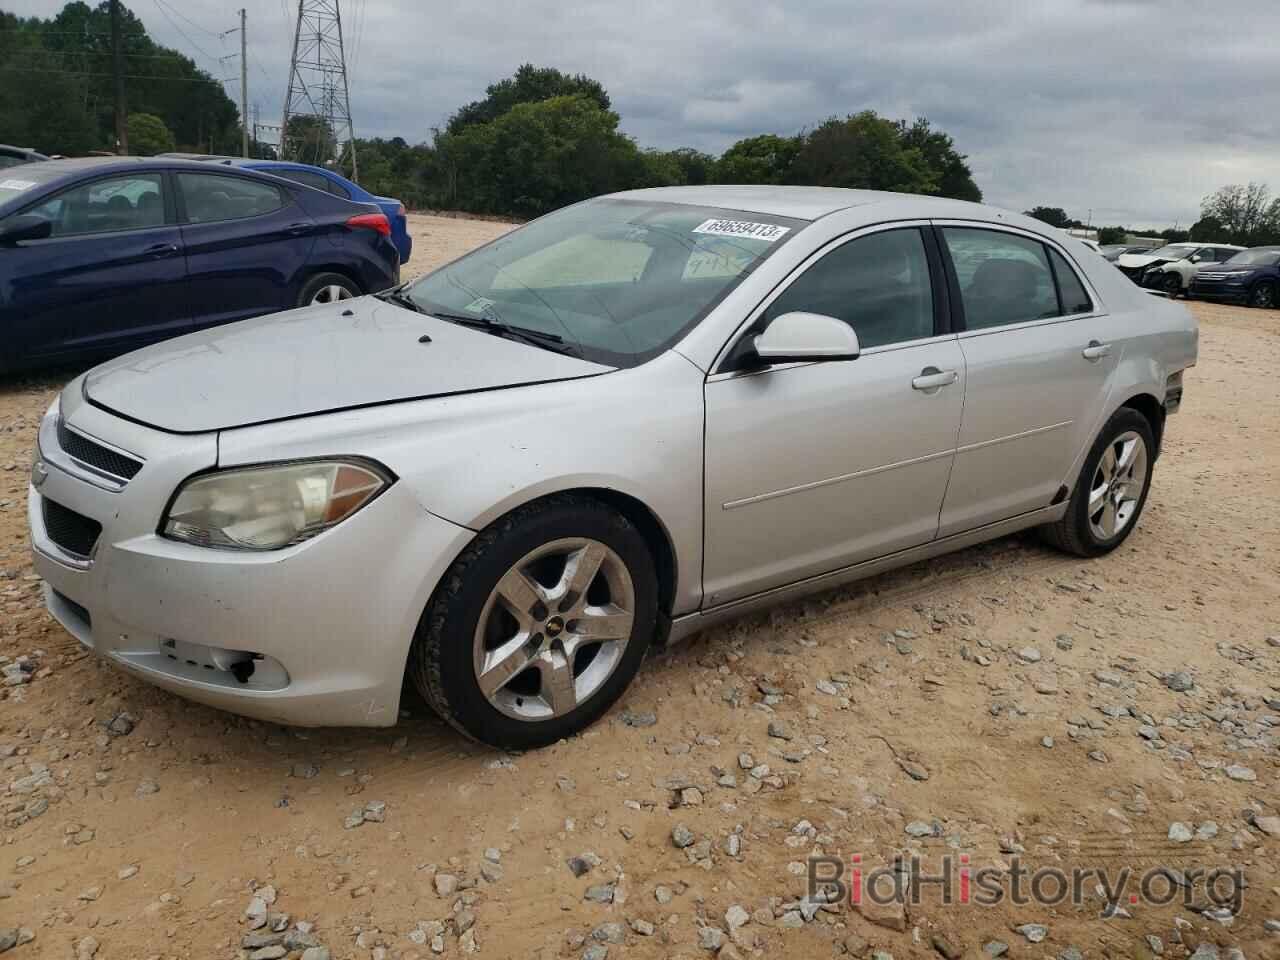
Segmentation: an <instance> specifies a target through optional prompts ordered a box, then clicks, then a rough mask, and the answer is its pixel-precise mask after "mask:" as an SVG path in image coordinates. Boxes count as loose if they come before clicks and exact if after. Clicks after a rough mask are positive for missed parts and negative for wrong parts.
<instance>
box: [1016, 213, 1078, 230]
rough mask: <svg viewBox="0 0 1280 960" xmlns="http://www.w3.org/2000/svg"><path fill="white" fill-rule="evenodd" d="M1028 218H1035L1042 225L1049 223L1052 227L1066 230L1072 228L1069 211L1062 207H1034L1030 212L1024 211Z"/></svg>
mask: <svg viewBox="0 0 1280 960" xmlns="http://www.w3.org/2000/svg"><path fill="white" fill-rule="evenodd" d="M1023 212H1024V213H1025V214H1026V215H1027V216H1028V217H1033V218H1035V219H1036V220H1039V221H1041V222H1042V223H1047V224H1049V226H1051V227H1057V228H1059V229H1060V230H1065V229H1067V227H1069V226H1071V224H1072V222H1073V221H1072V219H1071V218H1070V217H1069V216H1067V211H1065V210H1063V209H1062V208H1061V207H1032V208H1031V209H1030V210H1025V211H1023Z"/></svg>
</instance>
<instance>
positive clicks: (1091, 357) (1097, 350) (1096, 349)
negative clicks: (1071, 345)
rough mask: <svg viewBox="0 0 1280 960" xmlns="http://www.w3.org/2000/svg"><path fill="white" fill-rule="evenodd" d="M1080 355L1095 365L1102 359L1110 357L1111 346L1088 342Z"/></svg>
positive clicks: (1092, 341)
mask: <svg viewBox="0 0 1280 960" xmlns="http://www.w3.org/2000/svg"><path fill="white" fill-rule="evenodd" d="M1080 355H1081V356H1083V357H1084V358H1085V359H1086V360H1088V361H1089V362H1090V363H1097V362H1098V361H1099V360H1101V359H1102V358H1103V357H1109V356H1111V344H1109V343H1099V342H1098V341H1097V340H1090V341H1089V345H1088V346H1087V347H1085V348H1084V349H1083V350H1081V351H1080Z"/></svg>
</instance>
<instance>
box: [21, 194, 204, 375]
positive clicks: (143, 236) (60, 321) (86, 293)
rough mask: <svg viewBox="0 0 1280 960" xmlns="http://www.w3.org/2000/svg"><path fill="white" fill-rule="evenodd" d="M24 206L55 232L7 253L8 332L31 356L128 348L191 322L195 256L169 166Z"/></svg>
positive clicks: (173, 332)
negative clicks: (188, 285)
mask: <svg viewBox="0 0 1280 960" xmlns="http://www.w3.org/2000/svg"><path fill="white" fill-rule="evenodd" d="M19 214H35V215H37V216H41V217H44V218H45V219H47V220H49V221H50V223H51V225H52V233H51V235H50V236H49V237H48V238H47V239H44V240H29V241H24V242H22V243H19V244H16V245H14V246H12V247H9V248H6V249H5V250H4V251H3V253H0V256H3V257H4V258H5V274H6V275H7V276H8V277H10V278H11V279H10V280H9V290H8V291H7V292H6V294H5V296H4V300H5V306H6V313H7V314H8V323H7V324H6V330H5V337H6V340H8V346H10V347H12V348H13V349H14V350H15V351H17V352H18V353H19V355H20V356H21V357H23V358H32V359H34V358H40V357H47V356H55V355H58V354H62V353H68V354H69V353H75V352H80V351H94V350H99V349H101V350H104V351H106V350H111V351H119V350H123V349H128V348H131V347H133V346H137V345H141V344H143V343H147V342H150V341H152V340H158V339H162V338H164V337H167V336H173V335H175V334H177V333H181V332H184V330H185V329H186V325H187V322H188V320H189V314H188V311H187V304H186V300H185V297H184V295H183V288H184V284H185V280H186V265H185V263H184V261H183V258H182V235H181V232H180V230H179V228H178V226H177V225H176V223H175V222H174V219H175V218H174V213H173V205H172V198H171V196H170V184H169V181H168V179H167V177H166V175H165V174H164V173H163V172H160V171H148V172H138V173H129V174H118V175H114V176H103V177H97V178H95V179H93V180H89V181H87V182H84V183H79V184H76V185H75V186H73V187H68V188H66V189H64V190H62V191H60V192H58V193H56V194H54V195H53V196H52V197H49V198H47V199H44V200H42V201H40V202H39V203H37V204H36V205H35V206H33V207H28V208H26V209H25V210H22V211H19ZM16 215H18V214H15V216H16Z"/></svg>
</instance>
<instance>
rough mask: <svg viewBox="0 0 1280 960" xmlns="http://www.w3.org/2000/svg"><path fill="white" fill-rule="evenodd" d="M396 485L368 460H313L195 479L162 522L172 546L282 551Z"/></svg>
mask: <svg viewBox="0 0 1280 960" xmlns="http://www.w3.org/2000/svg"><path fill="white" fill-rule="evenodd" d="M391 482H392V478H391V477H390V476H389V475H388V474H387V473H386V471H384V470H383V469H382V468H381V467H379V466H378V465H377V464H374V463H370V462H369V461H367V460H310V461H299V462H294V463H280V464H271V465H267V466H261V467H245V468H241V469H233V470H222V471H219V472H217V473H209V474H205V475H203V476H197V477H193V478H191V479H190V480H188V481H186V483H184V484H183V485H182V487H181V488H179V490H178V494H177V496H176V497H174V499H173V503H172V504H171V505H170V507H169V510H168V512H167V513H166V514H165V516H164V520H163V521H162V522H161V532H162V533H163V535H164V536H166V537H169V538H171V539H173V540H182V541H185V542H187V543H194V544H196V545H198V546H201V547H218V548H221V549H224V550H279V549H280V548H282V547H288V546H292V545H293V544H295V543H301V542H302V541H303V540H308V539H310V538H311V537H314V536H315V535H316V534H318V533H321V532H322V531H324V530H328V529H329V528H330V527H333V526H336V525H338V524H339V523H341V522H342V521H343V520H346V519H347V518H348V517H350V516H351V515H352V514H354V513H355V512H356V511H358V510H359V509H360V508H361V507H363V506H365V505H366V504H367V503H369V502H370V501H371V500H373V498H374V497H376V496H377V495H378V494H380V493H381V492H382V491H383V490H385V489H386V488H387V487H388V486H389V485H390V484H391Z"/></svg>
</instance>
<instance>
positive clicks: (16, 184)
mask: <svg viewBox="0 0 1280 960" xmlns="http://www.w3.org/2000/svg"><path fill="white" fill-rule="evenodd" d="M35 185H36V182H35V181H34V180H0V190H30V189H31V188H32V187H34V186H35ZM707 222H708V223H710V222H711V221H709V220H708V221H707Z"/></svg>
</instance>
